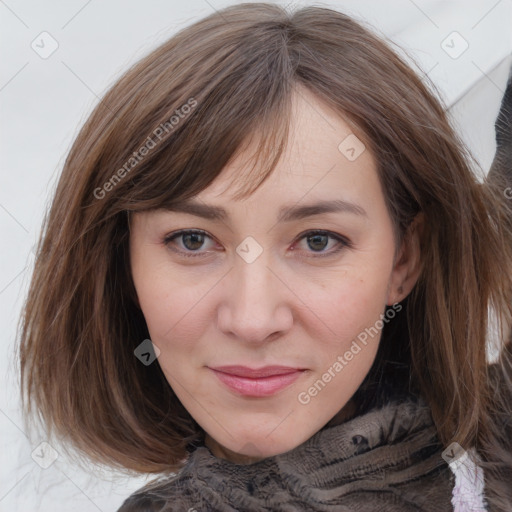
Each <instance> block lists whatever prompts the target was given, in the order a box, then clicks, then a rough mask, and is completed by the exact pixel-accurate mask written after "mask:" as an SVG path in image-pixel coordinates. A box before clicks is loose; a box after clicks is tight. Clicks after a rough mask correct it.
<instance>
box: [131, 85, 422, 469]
mask: <svg viewBox="0 0 512 512" xmlns="http://www.w3.org/2000/svg"><path fill="white" fill-rule="evenodd" d="M351 133H352V130H351V129H350V127H349V125H348V124H347V123H345V121H344V120H343V119H341V118H340V117H339V116H337V114H336V113H335V112H334V111H332V110H330V109H329V107H327V106H326V105H325V104H323V103H322V102H320V101H319V100H318V99H317V98H316V97H315V96H314V95H313V94H312V93H310V92H309V91H307V90H304V89H302V90H300V94H295V95H294V116H293V118H292V124H291V137H290V140H289V144H288V146H287V151H286V152H285V153H284V154H283V156H282V158H281V160H280V162H279V164H278V166H277V168H276V169H275V170H274V172H273V173H272V175H271V176H270V177H269V178H268V179H267V181H266V182H265V183H264V184H263V185H262V186H261V187H260V188H259V189H258V190H257V191H256V192H254V193H253V194H252V195H251V196H250V197H249V198H248V199H245V200H242V201H235V200H234V199H233V198H232V197H231V193H230V191H232V189H231V188H230V183H231V180H232V178H233V176H235V174H236V175H240V172H242V169H243V168H244V162H247V161H246V160H244V157H245V156H246V155H245V154H241V155H240V156H239V157H238V158H237V159H235V160H234V161H232V162H231V163H230V164H229V165H228V166H227V167H226V168H225V169H223V172H222V174H221V175H220V176H219V177H218V178H217V180H216V181H215V182H213V183H212V185H211V186H210V187H209V188H207V189H205V190H204V191H203V192H201V193H200V194H199V195H198V196H197V197H196V199H197V200H200V201H201V202H203V203H207V204H213V205H218V206H222V207H223V208H225V209H226V210H227V212H228V215H229V218H228V219H227V220H225V221H219V220H213V219H203V218H199V217H197V216H194V215H192V214H189V213H181V212H173V211H165V210H156V211H151V212H140V213H136V214H134V216H133V218H132V221H131V225H130V256H131V269H132V275H133V280H134V284H135V288H136V291H137V297H138V302H139V306H140V308H141V309H142V312H143V314H144V316H145V319H146V322H147V325H148V329H149V332H150V335H151V339H152V341H153V343H154V344H155V345H156V346H157V347H158V348H159V349H160V355H159V357H158V360H157V361H158V363H159V364H160V366H161V368H162V370H163V372H164V374H165V376H166V378H167V380H168V382H169V384H170V386H171V387H172V389H173V390H174V392H175V393H176V395H177V396H178V398H179V399H180V400H181V402H182V403H183V404H184V406H185V407H186V408H187V410H188V411H189V412H190V414H191V415H192V416H193V417H194V419H195V420H196V421H197V422H198V423H199V424H200V425H201V427H202V428H203V429H204V430H205V433H206V437H205V440H206V445H207V446H208V447H209V448H210V450H211V451H212V453H213V454H214V455H216V456H217V457H222V458H226V459H228V460H231V461H233V462H238V463H250V462H254V461H256V460H259V459H261V458H264V457H268V456H272V455H276V454H279V453H283V452H286V451H288V450H291V449H293V448H295V447H297V446H298V445H300V444H302V443H303V442H304V441H306V440H307V439H309V438H310V437H311V436H312V435H313V434H315V433H316V432H317V431H318V430H320V429H321V428H322V427H323V426H325V425H326V424H327V423H329V422H332V423H337V422H338V423H339V422H341V421H343V418H344V415H345V414H347V412H348V411H349V410H350V406H351V403H350V399H351V397H352V395H353V394H354V392H355V391H356V390H357V388H358V387H359V385H360V384H361V382H362V381H363V379H364V377H365V376H366V374H367V373H368V371H369V369H370V367H371V365H372V363H373V360H374V358H375V354H376V352H377V348H378V344H379V341H380V334H381V331H380V330H379V334H378V335H376V336H374V337H373V338H369V341H368V343H367V344H366V345H364V346H363V345H361V344H360V345H361V347H362V349H361V351H360V352H358V353H357V354H356V355H354V357H353V359H352V360H351V361H349V362H348V364H347V365H346V366H344V368H343V370H342V371H340V372H338V373H335V375H336V376H335V377H333V378H332V379H331V381H330V382H329V383H327V384H326V385H325V387H324V388H323V389H322V390H321V391H320V392H318V393H317V394H316V396H314V397H311V400H310V401H309V403H307V404H303V403H300V402H299V400H298V396H299V394H300V393H301V392H302V393H304V392H307V390H308V389H309V388H310V387H311V386H312V385H313V383H315V382H316V381H318V379H321V378H322V375H323V374H325V372H327V371H328V369H329V368H330V367H331V368H332V366H333V364H334V363H335V361H337V360H338V359H337V358H338V356H340V355H341V356H343V354H345V353H346V351H347V350H349V349H350V347H351V344H352V342H353V341H354V340H355V339H356V337H357V336H358V334H360V333H361V332H363V331H364V329H365V328H369V327H372V326H374V325H375V324H376V322H377V321H378V320H379V319H381V314H383V313H384V311H385V306H386V305H392V304H395V303H397V302H399V301H401V300H402V299H404V298H405V297H406V296H407V295H408V294H409V292H410V290H411V289H412V287H413V286H414V284H415V282H416V280H417V278H418V275H419V272H420V249H419V239H420V235H421V226H422V220H423V219H422V218H421V217H418V218H417V219H416V222H414V223H413V227H412V228H411V231H410V232H409V236H406V237H405V239H404V242H403V244H402V246H401V247H400V250H399V251H398V253H397V255H396V256H397V257H396V258H394V256H395V241H394V236H393V230H392V222H391V218H390V216H389V213H388V211H387V208H386V205H385V201H384V195H383V191H382V189H381V186H380V182H379V180H378V175H377V168H376V163H375V160H374V158H373V156H372V154H371V153H370V151H369V150H368V149H366V150H364V151H363V152H362V153H361V154H360V155H359V156H358V157H357V158H356V159H355V160H354V161H350V160H349V159H347V158H346V157H345V156H344V154H342V153H341V152H340V150H339V149H338V145H339V144H340V142H341V141H343V140H344V139H345V137H347V136H348V135H349V134H351ZM248 154H250V152H249V153H248ZM340 198H341V199H344V200H346V201H350V202H352V203H355V204H357V205H359V206H360V207H361V208H363V209H364V210H365V212H366V215H365V216H362V215H355V214H353V213H350V212H335V213H323V214H320V215H315V216H311V217H308V218H304V219H301V220H295V221H291V222H277V216H278V211H279V209H280V208H281V207H282V206H286V205H295V204H296V203H298V204H301V205H302V204H309V203H312V202H316V201H318V200H329V199H340ZM186 229H199V230H204V231H206V232H207V236H204V237H202V238H201V236H199V237H198V238H197V239H193V238H192V239H190V237H188V238H187V236H186V235H185V236H181V237H178V238H176V239H174V241H172V242H170V243H169V245H167V246H166V245H165V243H164V242H163V240H164V239H165V237H166V236H167V235H169V234H171V233H175V232H177V231H179V230H186ZM314 229H320V230H326V231H330V232H332V233H335V234H338V235H340V236H342V237H345V238H346V239H348V240H349V241H350V243H351V246H343V244H342V243H340V242H338V241H337V240H336V239H335V238H331V237H327V236H323V237H322V236H320V239H318V237H317V238H315V237H314V236H309V237H308V235H307V231H309V230H314ZM304 235H306V236H304ZM248 236H251V237H252V238H253V239H254V240H256V241H257V243H258V244H259V246H261V248H262V253H261V254H260V255H259V256H258V257H257V258H256V259H255V260H254V261H252V262H250V263H248V262H247V261H246V260H245V259H243V258H242V257H241V256H239V254H238V253H237V252H236V249H237V247H238V246H239V245H240V244H241V243H242V241H244V239H245V238H246V237H248ZM242 245H243V244H242ZM339 247H341V250H340V251H339V252H334V251H335V250H336V249H337V248H339ZM173 249H174V250H173ZM251 250H254V248H253V249H251ZM180 251H181V253H180ZM187 253H188V254H191V253H193V254H197V253H200V256H199V257H188V258H187V257H186V256H184V255H182V254H187ZM322 254H323V255H324V257H322V256H321V255H322ZM398 314H400V313H397V315H398ZM227 364H239V365H245V366H250V367H252V368H260V367H262V366H267V365H273V364H279V365H287V366H293V367H298V368H305V369H306V371H304V372H302V373H301V374H300V377H299V378H298V379H297V380H296V381H295V382H294V383H293V384H291V385H290V386H288V387H287V388H285V389H282V390H280V391H278V392H277V393H275V394H274V395H272V396H269V397H244V396H240V395H237V394H235V393H234V392H233V391H231V390H230V389H229V388H227V387H226V386H225V385H224V384H223V383H222V382H221V381H220V380H219V379H218V378H217V376H216V374H215V373H214V372H213V371H212V370H211V369H210V368H209V367H215V366H220V365H227Z"/></svg>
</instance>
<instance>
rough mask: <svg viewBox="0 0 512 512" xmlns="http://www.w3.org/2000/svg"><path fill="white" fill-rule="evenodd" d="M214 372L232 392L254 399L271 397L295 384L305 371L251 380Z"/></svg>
mask: <svg viewBox="0 0 512 512" xmlns="http://www.w3.org/2000/svg"><path fill="white" fill-rule="evenodd" d="M212 371H213V372H214V373H215V375H216V376H217V377H218V379H219V380H220V381H221V382H222V383H224V384H225V385H226V386H228V387H229V388H230V389H231V390H232V391H235V392H236V393H238V394H240V395H244V396H253V397H263V396H271V395H273V394H274V393H277V392H278V391H281V390H282V389H284V388H286V387H288V386H289V385H290V384H292V383H293V382H295V381H296V380H297V379H298V378H299V377H300V375H301V374H302V372H303V370H297V371H294V372H291V373H287V374H285V375H272V376H271V377H260V378H257V379H251V378H249V377H240V376H238V375H231V374H228V373H223V372H219V371H217V370H212Z"/></svg>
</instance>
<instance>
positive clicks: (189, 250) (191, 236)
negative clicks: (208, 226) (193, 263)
mask: <svg viewBox="0 0 512 512" xmlns="http://www.w3.org/2000/svg"><path fill="white" fill-rule="evenodd" d="M205 238H210V237H209V236H208V235H207V234H206V232H205V231H201V230H198V229H194V230H184V231H178V232H177V233H173V234H171V235H168V236H166V237H165V238H164V240H163V243H164V244H165V245H166V246H168V247H169V248H170V249H172V250H173V251H175V252H178V253H180V254H183V256H186V257H192V258H194V257H197V256H204V255H205V253H204V252H199V249H201V247H202V246H203V244H204V241H205ZM176 239H178V240H181V245H182V248H181V249H176V248H174V247H173V246H172V244H171V242H174V240H176ZM210 239H211V238H210ZM194 253H197V254H194Z"/></svg>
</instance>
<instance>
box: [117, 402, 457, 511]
mask: <svg viewBox="0 0 512 512" xmlns="http://www.w3.org/2000/svg"><path fill="white" fill-rule="evenodd" d="M442 451H443V446H442V445H441V444H440V443H439V441H438V439H437V436H436V430H435V427H434V425H433V421H432V417H431V414H430V409H429V407H428V406H427V404H426V403H425V401H424V400H423V399H421V398H416V399H412V398H408V399H405V400H401V401H395V402H391V403H388V404H386V405H384V406H383V407H378V408H374V409H372V410H370V411H369V412H366V413H365V414H362V415H360V416H356V417H354V418H352V419H349V420H347V421H345V422H343V423H341V424H338V425H334V426H329V424H327V426H326V427H324V428H322V429H321V430H319V431H318V432H317V433H316V434H314V435H313V436H312V437H311V438H309V439H308V440H307V441H305V442H304V443H302V444H301V445H299V446H297V447H296V448H294V449H293V450H290V451H288V452H285V453H283V454H280V455H275V456H272V457H268V458H265V459H262V460H260V461H258V462H254V463H252V464H236V463H234V462H231V461H228V460H225V459H222V458H218V457H216V456H214V455H213V454H212V452H211V451H210V450H209V448H207V447H206V446H204V445H200V446H198V447H197V448H196V449H195V450H194V451H193V452H192V453H191V455H190V456H189V459H188V461H187V463H186V465H185V466H184V467H183V469H182V470H181V471H180V472H179V473H178V474H177V475H174V476H171V477H165V478H162V479H160V480H157V481H155V482H152V483H150V484H149V485H146V486H145V487H143V488H142V489H140V490H139V491H137V492H136V493H134V494H132V496H130V497H129V498H128V499H127V500H126V501H125V502H124V503H123V505H122V506H121V508H120V509H119V510H118V512H169V511H180V512H206V511H212V512H264V511H269V512H270V511H272V512H277V511H279V512H306V511H307V512H335V511H336V512H344V511H346V512H349V511H350V512H357V511H365V512H406V511H407V512H410V511H416V512H418V511H421V512H430V511H431V512H442V511H451V510H453V507H452V504H451V498H452V490H453V488H454V483H455V478H454V475H453V473H452V472H451V470H450V468H449V466H448V464H447V463H446V462H445V461H444V459H443V458H442V456H441V454H442Z"/></svg>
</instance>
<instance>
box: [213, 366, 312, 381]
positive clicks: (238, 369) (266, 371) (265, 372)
mask: <svg viewBox="0 0 512 512" xmlns="http://www.w3.org/2000/svg"><path fill="white" fill-rule="evenodd" d="M210 368H211V369H212V370H215V371H218V372H222V373H228V374H230V375H236V376H238V377H249V378H253V379H255V378H258V377H271V376H274V375H286V374H288V373H293V372H297V371H301V370H304V368H295V367H292V366H264V367H262V368H249V367H248V366H239V365H228V366H216V367H210Z"/></svg>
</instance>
